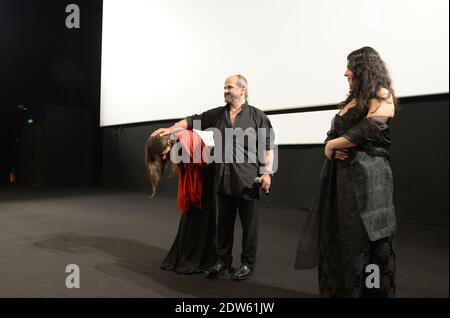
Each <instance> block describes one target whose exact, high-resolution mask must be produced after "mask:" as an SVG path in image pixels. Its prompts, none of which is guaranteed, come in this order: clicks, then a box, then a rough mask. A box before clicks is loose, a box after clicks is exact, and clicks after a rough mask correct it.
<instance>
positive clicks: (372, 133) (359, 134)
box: [342, 117, 391, 148]
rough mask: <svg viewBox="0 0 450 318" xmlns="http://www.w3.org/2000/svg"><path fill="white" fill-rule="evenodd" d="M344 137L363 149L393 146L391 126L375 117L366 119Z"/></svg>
mask: <svg viewBox="0 0 450 318" xmlns="http://www.w3.org/2000/svg"><path fill="white" fill-rule="evenodd" d="M342 137H344V138H346V139H347V140H349V141H350V142H352V143H354V144H356V145H357V146H360V147H363V148H368V147H371V146H389V145H390V144H391V137H390V132H389V126H388V125H387V124H386V123H384V122H383V121H381V120H379V119H377V118H373V117H365V118H364V119H363V120H361V121H360V122H359V123H358V124H357V125H356V126H354V127H352V128H350V129H349V130H348V131H347V132H346V133H345V134H344V135H343V136H342Z"/></svg>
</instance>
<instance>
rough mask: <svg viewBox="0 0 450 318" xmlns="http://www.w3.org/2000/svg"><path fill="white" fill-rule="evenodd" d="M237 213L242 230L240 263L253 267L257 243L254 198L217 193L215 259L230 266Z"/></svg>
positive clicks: (256, 214)
mask: <svg viewBox="0 0 450 318" xmlns="http://www.w3.org/2000/svg"><path fill="white" fill-rule="evenodd" d="M237 213H239V218H240V220H241V224H242V232H243V233H242V254H241V265H247V266H248V267H250V268H252V269H253V268H254V267H255V261H256V249H257V244H258V213H257V208H256V200H245V199H241V198H236V197H232V196H229V195H226V194H219V195H218V220H217V259H218V262H221V263H223V264H225V265H228V266H231V263H232V260H233V257H232V249H233V238H234V224H235V221H236V215H237Z"/></svg>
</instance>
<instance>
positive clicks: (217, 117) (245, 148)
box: [186, 103, 274, 200]
mask: <svg viewBox="0 0 450 318" xmlns="http://www.w3.org/2000/svg"><path fill="white" fill-rule="evenodd" d="M229 109H230V107H229V105H225V106H221V107H217V108H213V109H210V110H208V111H206V112H203V113H202V114H200V115H193V116H189V117H187V118H186V119H187V121H188V129H193V128H196V129H201V130H207V129H208V128H209V129H211V128H215V129H217V131H216V132H215V134H214V140H215V145H216V146H215V149H214V155H215V158H216V159H219V158H220V159H221V160H220V161H221V162H220V163H217V162H216V169H215V170H216V171H215V172H216V177H215V179H216V181H215V186H214V189H215V192H216V193H225V194H228V195H232V196H234V197H238V198H244V199H247V200H253V199H255V198H258V196H259V191H258V186H257V185H255V178H256V177H257V176H260V175H261V172H262V170H263V168H264V150H270V149H273V147H274V134H273V130H272V129H271V128H272V125H271V123H270V120H269V118H268V117H267V116H266V114H264V112H263V111H261V110H259V109H258V108H256V107H253V106H251V105H248V104H247V103H245V104H243V105H242V108H241V111H240V112H239V113H238V114H237V115H236V118H235V120H234V125H231V120H230V111H229ZM194 120H200V125H198V124H197V125H195V123H194ZM226 128H232V129H228V132H226ZM217 132H220V134H218V133H217ZM232 132H234V136H233V137H232V138H225V137H226V134H227V133H228V135H232ZM239 136H241V137H239ZM219 148H220V149H219ZM217 152H219V153H217Z"/></svg>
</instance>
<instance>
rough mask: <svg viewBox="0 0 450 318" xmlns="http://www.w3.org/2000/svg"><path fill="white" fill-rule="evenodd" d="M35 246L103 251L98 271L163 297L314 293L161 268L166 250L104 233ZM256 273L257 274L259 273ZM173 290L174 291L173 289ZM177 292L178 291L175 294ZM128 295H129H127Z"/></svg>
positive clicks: (55, 237) (49, 238)
mask: <svg viewBox="0 0 450 318" xmlns="http://www.w3.org/2000/svg"><path fill="white" fill-rule="evenodd" d="M34 245H35V246H37V247H39V248H43V249H46V250H53V251H58V252H63V253H66V254H70V255H73V254H86V255H85V256H84V257H85V259H86V261H89V259H88V258H89V257H92V256H90V255H92V254H96V255H97V256H98V255H99V254H100V255H101V256H104V257H109V258H111V262H110V263H101V264H96V265H95V266H94V269H95V270H98V271H100V272H103V273H105V274H108V275H110V276H113V277H115V278H118V279H122V280H126V281H127V282H129V283H132V284H134V285H137V286H139V287H141V288H144V289H150V290H152V291H153V292H155V293H158V294H160V295H162V296H163V297H178V296H179V293H183V294H186V295H185V297H189V296H191V297H200V298H210V297H214V298H215V297H236V298H245V297H256V298H260V297H261V298H278V297H283V298H311V297H316V296H315V295H310V294H305V293H301V292H297V291H292V290H286V289H281V288H276V287H270V286H264V285H259V284H257V283H255V281H254V280H248V281H244V282H236V281H233V280H231V279H229V278H228V277H225V278H221V279H218V280H210V279H206V278H205V277H204V274H194V275H183V274H176V273H174V272H166V271H163V270H161V269H160V263H161V261H162V259H163V258H164V257H165V256H166V254H167V252H168V251H167V250H165V249H161V248H158V247H154V246H151V245H148V244H143V243H142V242H139V241H135V240H130V239H125V238H117V237H103V236H86V235H80V234H77V233H58V234H52V235H46V236H45V237H44V238H43V239H42V240H40V241H37V242H35V243H34ZM256 275H257V273H256ZM171 291H172V292H171ZM174 292H175V293H174ZM124 297H126V295H124Z"/></svg>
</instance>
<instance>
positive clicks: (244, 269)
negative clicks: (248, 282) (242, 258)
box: [233, 265, 253, 280]
mask: <svg viewBox="0 0 450 318" xmlns="http://www.w3.org/2000/svg"><path fill="white" fill-rule="evenodd" d="M252 276H253V269H251V268H250V267H248V266H247V265H241V268H239V269H238V270H237V271H235V272H234V273H233V279H234V280H244V279H249V278H250V277H252Z"/></svg>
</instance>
